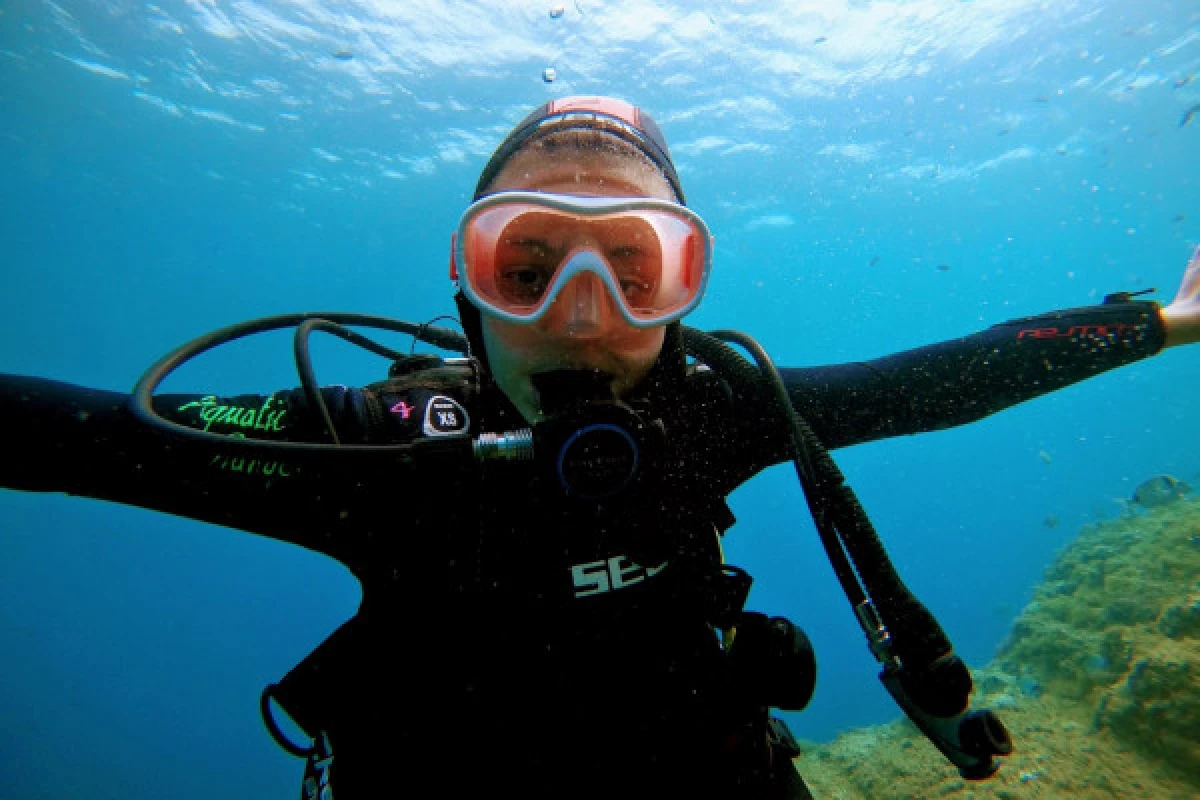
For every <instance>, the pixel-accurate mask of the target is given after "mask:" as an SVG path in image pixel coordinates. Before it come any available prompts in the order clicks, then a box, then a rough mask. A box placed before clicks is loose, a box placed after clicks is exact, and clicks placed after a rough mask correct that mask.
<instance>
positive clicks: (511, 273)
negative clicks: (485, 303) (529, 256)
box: [498, 265, 549, 305]
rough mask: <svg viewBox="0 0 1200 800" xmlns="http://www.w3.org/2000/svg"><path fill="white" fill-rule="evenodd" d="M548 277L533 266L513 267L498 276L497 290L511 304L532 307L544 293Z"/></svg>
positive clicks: (543, 271)
mask: <svg viewBox="0 0 1200 800" xmlns="http://www.w3.org/2000/svg"><path fill="white" fill-rule="evenodd" d="M548 279H549V275H547V274H546V271H545V270H543V269H539V268H538V267H534V266H522V265H514V266H511V267H507V268H505V269H504V270H503V271H502V272H501V273H500V275H499V281H498V283H499V288H500V290H501V292H503V294H504V297H505V299H507V300H508V301H509V302H513V303H521V304H524V305H532V304H534V303H536V302H537V301H538V300H540V299H541V297H542V295H543V294H545V292H546V284H547V282H548Z"/></svg>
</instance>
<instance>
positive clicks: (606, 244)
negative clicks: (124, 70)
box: [0, 97, 1200, 800]
mask: <svg viewBox="0 0 1200 800" xmlns="http://www.w3.org/2000/svg"><path fill="white" fill-rule="evenodd" d="M711 269H712V237H711V235H710V232H709V230H708V228H707V227H706V225H705V223H704V221H703V220H702V219H701V218H700V217H699V216H698V215H697V214H696V213H695V212H694V211H692V210H691V209H690V208H688V207H687V206H686V205H685V202H684V194H683V189H682V186H681V185H680V180H679V176H678V175H677V173H676V170H675V167H674V165H673V163H672V160H671V157H670V155H669V153H668V150H667V145H666V142H665V140H664V138H663V135H662V133H661V131H660V130H659V128H658V127H657V126H656V125H655V123H654V122H653V121H652V120H651V118H650V117H649V116H648V115H647V114H646V113H645V112H644V111H642V110H641V109H639V108H636V107H634V106H632V105H630V104H628V103H626V102H624V101H620V100H616V99H613V98H604V97H570V98H563V99H558V100H554V101H551V102H549V103H547V104H545V105H544V106H542V107H541V108H539V109H537V110H536V111H534V112H533V113H531V114H530V115H529V116H528V117H527V118H525V119H524V120H522V121H521V122H520V123H519V124H518V125H517V126H516V128H515V129H514V130H513V131H512V132H511V133H510V134H509V135H508V136H507V138H505V139H504V141H503V142H502V143H501V144H500V146H499V147H498V148H497V150H496V151H495V153H494V154H493V155H492V157H491V159H490V160H489V161H488V162H487V165H486V166H485V167H484V169H483V172H482V174H481V176H480V178H479V182H478V185H477V187H476V189H475V194H474V200H473V202H472V203H471V205H470V206H469V207H468V208H467V209H466V211H465V213H464V214H463V216H462V218H461V221H460V222H459V224H458V227H457V229H456V231H455V233H454V234H453V237H452V243H451V260H450V270H451V277H452V279H453V280H454V281H455V283H456V286H457V292H456V294H455V302H456V304H457V308H458V316H459V319H460V322H461V325H462V329H463V333H462V334H459V333H457V332H456V331H453V330H449V329H443V328H438V327H435V326H433V325H430V324H425V325H411V324H408V323H400V322H399V321H389V320H385V319H383V318H376V317H362V316H358V315H350V314H297V315H292V316H288V317H276V318H269V319H266V320H257V321H253V322H251V323H246V324H244V325H238V326H231V327H230V328H227V329H223V330H222V331H217V332H214V333H213V334H210V335H209V336H206V337H203V338H202V339H200V340H197V341H196V342H193V343H190V344H189V345H186V346H184V347H182V348H180V349H179V350H176V351H174V352H173V353H171V354H169V355H168V356H165V357H164V358H163V359H162V360H161V361H160V362H159V363H158V364H156V365H155V366H154V367H152V368H151V369H150V370H149V371H148V372H147V373H146V375H145V376H143V378H142V380H141V381H140V382H139V383H138V385H137V386H136V387H135V390H134V392H133V393H132V394H129V395H126V394H123V393H115V392H109V391H99V390H94V389H89V388H84V387H79V386H74V385H69V384H65V383H61V382H55V381H49V380H43V379H38V378H33V377H24V376H2V377H0V420H3V423H2V424H3V425H4V430H3V440H4V442H5V445H6V448H7V453H8V456H9V457H8V458H6V459H4V461H3V466H0V485H3V486H5V487H8V488H12V489H19V490H26V491H51V492H66V493H70V494H75V495H82V496H87V497H93V498H100V499H104V500H110V501H115V502H120V503H127V504H132V505H136V506H141V507H144V508H148V509H156V510H160V511H163V512H166V513H170V514H177V515H181V516H185V517H190V518H194V519H198V520H204V521H207V522H211V523H215V524H218V525H223V526H228V527H231V528H236V529H240V530H244V531H248V532H251V533H256V534H260V535H264V536H270V537H274V538H277V539H280V540H283V541H287V542H291V543H294V544H296V545H299V546H301V547H305V548H309V549H311V550H315V551H317V552H320V553H323V554H326V555H328V556H330V557H332V558H335V559H338V560H339V561H341V562H342V563H344V564H345V565H346V566H347V567H348V568H349V569H350V570H351V571H352V572H353V574H354V575H355V576H356V577H357V578H358V580H359V581H360V582H361V585H362V591H363V597H362V602H361V606H360V608H359V610H358V612H357V613H356V615H355V616H354V617H353V618H352V619H350V620H349V621H347V622H346V623H345V624H344V625H342V627H341V628H339V629H338V630H337V631H336V632H335V633H333V634H332V635H331V636H330V637H329V639H327V640H326V641H325V642H323V643H322V644H321V645H320V646H319V647H318V648H317V649H316V650H314V651H313V653H312V654H310V655H309V656H308V657H307V658H305V659H304V661H302V662H301V663H300V664H298V665H297V666H296V667H295V668H294V669H292V670H291V671H290V672H289V673H288V674H287V675H286V676H282V677H281V679H280V680H279V682H278V683H275V684H273V685H271V686H269V687H267V688H266V689H265V690H264V692H263V695H262V697H261V698H260V705H261V710H262V713H263V718H264V722H265V725H266V727H267V729H268V731H269V732H270V734H271V735H272V736H273V737H275V739H276V741H278V742H279V744H280V745H281V746H282V747H284V748H285V749H287V750H288V751H289V752H292V753H293V754H295V755H297V756H298V757H300V758H303V759H304V760H305V761H304V763H305V767H304V777H303V780H302V786H301V797H302V798H304V799H305V800H316V798H331V797H334V796H336V797H337V798H338V799H339V800H354V798H364V797H376V796H379V795H380V793H383V792H387V793H389V794H394V795H397V796H403V795H405V794H406V793H409V792H411V793H412V794H422V793H427V792H426V790H424V789H420V788H417V787H420V786H434V787H436V794H437V795H438V796H443V797H471V798H474V797H485V796H490V795H491V794H493V793H499V792H514V793H517V794H518V795H520V796H524V797H531V798H541V797H546V798H549V797H556V798H557V797H568V796H569V797H577V798H593V797H594V798H599V797H658V798H665V797H680V798H684V797H687V798H739V799H740V798H745V799H746V800H751V799H756V798H764V799H766V798H772V799H775V798H778V799H780V800H783V799H784V798H787V799H796V798H808V797H810V794H809V792H808V790H807V788H806V787H805V785H804V782H803V780H802V779H801V777H800V776H799V775H798V774H797V771H796V769H795V767H794V765H793V761H792V759H793V758H794V757H795V756H796V755H798V752H799V751H798V748H797V746H796V742H795V740H794V738H793V737H792V736H791V734H790V733H789V732H788V730H787V727H786V725H784V724H783V723H782V722H781V721H780V720H779V719H778V718H777V717H776V716H775V715H774V714H773V712H772V709H784V710H799V709H803V708H804V707H805V705H806V704H807V703H808V700H809V698H810V697H811V695H812V693H813V689H814V684H815V678H816V661H815V657H814V655H813V653H812V650H811V648H810V647H809V644H808V640H807V639H806V637H805V636H804V634H803V632H802V631H801V630H800V628H799V627H798V626H796V625H795V624H794V623H793V622H792V621H790V620H788V619H786V618H783V617H779V616H772V615H770V614H769V612H768V611H757V610H751V609H747V608H746V607H745V603H746V598H747V593H748V590H749V586H750V580H751V578H750V576H749V575H747V574H746V573H745V571H744V570H741V569H739V568H738V567H736V566H735V565H731V564H727V563H725V562H724V559H723V556H722V552H721V540H722V537H723V536H724V535H725V534H726V531H727V530H728V529H729V528H730V527H731V526H732V525H733V523H734V518H733V515H732V514H731V513H730V511H729V509H728V507H727V506H726V502H725V500H726V497H727V496H728V495H729V494H730V493H731V492H732V491H733V490H734V489H736V488H737V487H738V486H740V485H741V484H742V483H744V482H745V481H747V480H748V479H750V478H751V477H752V476H754V475H755V474H757V473H758V472H760V471H761V470H763V469H765V468H766V467H768V466H771V465H774V464H778V463H781V462H785V461H789V460H790V461H792V462H793V463H794V464H795V465H796V469H797V473H798V476H799V478H800V481H801V485H802V487H803V489H804V494H805V497H806V500H807V502H808V504H809V507H810V511H811V512H812V514H813V518H814V521H815V523H816V526H817V529H818V534H819V535H820V536H821V537H822V542H823V544H824V545H825V547H826V552H827V554H828V555H829V557H830V560H831V563H832V565H833V567H834V569H835V572H836V573H837V576H838V579H839V580H840V581H841V582H842V585H843V589H844V590H845V591H846V593H847V597H848V599H849V600H850V602H851V604H852V606H853V608H854V611H855V615H856V618H857V619H858V621H859V622H860V624H861V626H862V628H863V631H864V634H865V635H866V638H867V643H868V646H869V648H870V651H871V653H872V654H873V655H874V656H875V657H876V658H877V660H878V661H879V663H880V665H881V668H882V671H881V675H880V677H881V680H882V681H883V683H884V685H885V687H886V688H887V689H888V691H889V692H890V693H891V694H892V696H893V697H894V698H895V699H896V701H897V703H898V704H899V705H900V706H901V708H902V709H903V710H904V711H905V713H906V714H908V716H909V717H910V718H911V719H912V720H913V721H914V722H915V723H916V724H917V725H918V727H919V728H920V729H921V730H922V732H923V733H924V734H925V735H926V736H928V737H929V738H930V740H931V741H932V742H933V743H934V744H935V745H936V746H937V747H938V748H939V749H940V750H941V751H942V753H943V754H944V755H945V756H946V757H947V758H948V759H949V760H950V761H951V762H952V763H953V764H954V766H956V767H957V768H958V769H959V771H960V772H961V773H962V774H963V775H964V776H966V777H968V778H971V779H977V780H979V779H986V778H987V777H988V776H989V775H991V774H992V773H993V772H994V771H995V769H996V766H997V763H998V762H997V756H1002V755H1004V754H1006V753H1008V752H1010V751H1011V749H1012V746H1013V745H1012V742H1011V740H1010V739H1009V737H1008V734H1007V732H1006V730H1005V729H1004V726H1003V724H1002V723H1001V722H1000V720H999V719H998V718H997V717H996V715H995V714H993V713H991V712H990V711H987V710H986V709H972V708H970V704H969V695H970V692H971V682H970V675H969V672H968V670H967V668H966V667H965V665H964V664H963V663H962V662H961V660H959V659H958V657H957V656H956V655H955V654H954V651H953V648H952V646H951V645H950V643H949V641H948V640H947V639H946V637H945V635H944V633H943V632H942V631H941V629H940V628H939V627H938V625H937V623H936V620H934V619H933V617H932V615H930V614H929V613H928V611H927V610H926V609H925V608H924V607H923V606H922V605H921V604H920V603H919V601H917V600H916V598H914V597H913V596H912V594H911V593H910V592H908V591H907V589H906V588H905V587H904V585H903V583H902V582H901V581H900V579H899V577H898V576H897V575H896V573H895V571H894V570H893V569H892V568H891V565H890V563H889V562H888V561H887V557H886V553H885V552H884V550H883V548H882V546H881V545H880V544H879V541H878V538H877V537H875V536H874V532H873V530H871V526H870V522H869V520H868V519H867V518H866V515H865V514H864V513H863V511H862V509H861V507H860V506H858V504H857V502H856V501H855V500H854V497H853V493H852V492H851V491H850V489H849V487H848V486H846V485H845V483H844V480H843V479H842V478H841V476H840V475H839V474H838V473H837V470H836V467H835V466H834V465H833V464H832V461H831V460H830V459H829V456H828V452H827V450H829V449H836V448H841V447H847V446H850V445H854V444H858V443H862V442H868V441H872V440H876V439H880V438H883V437H890V436H899V435H903V434H912V433H917V432H922V431H932V430H938V429H942V428H946V427H949V426H953V425H960V424H964V423H967V422H971V421H973V420H978V419H981V418H983V417H985V416H987V415H989V414H991V413H993V412H995V411H998V410H1000V409H1003V408H1005V407H1008V406H1011V405H1014V404H1016V403H1020V402H1023V401H1026V400H1029V399H1032V398H1035V397H1038V396H1040V395H1042V394H1045V393H1047V392H1050V391H1053V390H1055V389H1058V388H1061V387H1064V386H1067V385H1070V384H1072V383H1075V382H1077V381H1080V380H1083V379H1085V378H1087V377H1090V376H1093V375H1097V374H1099V373H1102V372H1104V371H1106V370H1109V369H1112V368H1114V367H1118V366H1122V365H1125V364H1129V363H1131V362H1134V361H1137V360H1139V359H1142V358H1145V357H1147V356H1150V355H1153V354H1155V353H1157V352H1159V351H1160V350H1161V349H1163V347H1164V346H1168V345H1175V344H1184V343H1189V342H1195V341H1197V340H1200V300H1198V298H1197V293H1198V291H1200V250H1198V251H1197V256H1196V257H1195V258H1193V260H1192V262H1191V264H1190V265H1189V268H1188V270H1187V272H1186V273H1185V276H1184V280H1183V286H1182V287H1181V289H1180V291H1179V295H1178V296H1177V298H1176V300H1175V302H1173V303H1172V304H1170V305H1168V306H1166V307H1160V306H1159V304H1157V303H1155V302H1150V301H1145V300H1139V299H1136V298H1135V295H1134V294H1131V293H1127V292H1122V293H1116V294H1112V295H1109V296H1108V297H1107V298H1105V302H1104V303H1103V304H1101V305H1097V306H1092V307H1085V308H1074V309H1070V310H1064V311H1057V312H1053V313H1049V314H1045V315H1041V316H1036V317H1030V318H1024V319H1018V320H1014V321H1011V322H1007V323H1003V324H999V325H996V326H994V327H992V328H989V329H987V330H985V331H982V332H980V333H976V334H973V335H970V336H966V337H963V338H960V339H956V340H953V341H949V342H945V343H941V344H935V345H932V346H928V347H923V348H919V349H915V350H911V351H908V352H903V353H899V354H896V355H892V356H888V357H884V358H879V359H877V360H874V361H870V362H866V363H853V364H844V365H835V366H824V367H812V368H782V369H775V368H774V367H773V365H771V364H770V361H769V359H768V358H767V357H766V355H765V353H763V352H762V351H761V348H758V347H757V345H756V344H755V343H754V342H753V340H751V339H749V337H745V336H744V335H740V334H737V333H734V332H724V333H720V332H718V333H714V334H704V333H701V332H699V331H695V330H693V329H691V328H687V327H685V326H684V325H683V324H682V323H681V321H680V320H681V318H683V317H684V316H685V315H686V314H688V312H690V311H692V310H693V309H694V308H695V307H696V306H697V304H698V303H699V302H700V300H701V298H702V297H703V295H704V289H705V286H706V282H707V280H708V278H709V274H710V270H711ZM284 326H292V327H295V328H296V338H295V348H296V357H297V364H298V369H299V373H300V383H301V386H300V388H295V389H290V390H285V391H280V392H276V393H274V394H271V395H269V396H259V395H243V396H235V397H216V396H212V395H206V394H187V395H160V394H155V393H154V389H155V388H156V387H157V385H158V384H159V382H161V380H162V379H163V378H164V377H165V376H166V375H167V374H169V373H170V372H171V371H172V370H173V369H175V368H176V367H177V366H178V365H179V364H180V363H183V362H184V361H186V360H187V359H189V358H191V357H192V356H194V355H196V354H198V353H201V352H204V351H205V350H208V349H211V348H212V347H216V346H219V345H221V344H223V343H225V342H227V341H230V340H232V339H235V338H239V337H241V336H244V335H247V334H251V333H256V332H259V331H262V330H270V329H274V328H278V327H284ZM356 326H367V327H377V328H386V329H390V330H398V331H407V332H409V333H411V334H413V335H414V336H415V337H417V338H418V339H420V340H422V341H426V342H429V343H431V344H433V345H435V347H437V348H440V349H442V350H450V351H457V352H459V353H461V354H462V355H459V356H441V355H436V354H432V353H420V354H405V353H400V352H395V351H392V350H390V349H389V348H386V347H383V346H381V345H379V344H378V343H376V342H374V341H372V340H370V339H367V338H366V337H365V336H363V335H362V334H360V333H358V332H357V331H356V330H352V328H354V327H356ZM314 332H325V333H329V334H334V335H337V336H340V337H342V338H344V339H346V340H348V341H351V342H354V343H356V344H359V345H361V346H363V347H365V348H367V349H369V350H372V351H373V352H376V353H378V354H380V355H382V356H384V357H386V358H388V359H389V360H390V361H391V365H390V368H389V369H388V374H387V377H386V378H385V379H383V380H381V381H379V382H378V383H376V384H372V385H370V386H366V387H357V388H355V387H345V386H324V387H322V386H321V385H320V384H319V383H318V381H317V379H316V374H315V372H314V371H313V368H312V364H311V362H310V361H309V360H308V356H307V341H308V337H309V336H310V334H312V333H314ZM731 345H736V346H737V347H740V348H742V349H743V350H745V351H748V352H749V353H751V355H752V356H753V359H752V360H750V359H747V358H745V357H744V356H742V355H740V354H739V353H738V352H737V351H736V350H735V349H734V347H732V346H731ZM284 719H290V720H291V721H292V722H293V723H295V724H294V725H293V726H286V725H283V726H281V725H280V720H284ZM285 728H291V729H292V730H299V731H303V733H304V734H305V737H300V736H299V735H298V734H289V733H286V732H285V730H284V729H285ZM408 786H412V787H413V788H412V789H408V788H407V787H408Z"/></svg>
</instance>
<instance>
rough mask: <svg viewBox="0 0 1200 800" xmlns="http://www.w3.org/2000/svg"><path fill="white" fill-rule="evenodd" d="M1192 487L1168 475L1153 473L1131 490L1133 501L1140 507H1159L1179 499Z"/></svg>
mask: <svg viewBox="0 0 1200 800" xmlns="http://www.w3.org/2000/svg"><path fill="white" fill-rule="evenodd" d="M1191 490H1192V487H1191V486H1189V485H1188V484H1187V482H1185V481H1181V480H1179V479H1178V478H1173V477H1171V476H1170V475H1155V476H1154V477H1153V478H1147V479H1146V480H1144V481H1142V482H1141V483H1140V484H1138V486H1137V488H1136V489H1134V490H1133V502H1135V503H1137V504H1138V505H1139V506H1141V507H1142V508H1161V507H1162V506H1165V505H1170V504H1171V503H1174V502H1175V501H1176V500H1179V499H1180V498H1181V497H1183V496H1184V495H1185V494H1187V493H1188V492H1190V491H1191Z"/></svg>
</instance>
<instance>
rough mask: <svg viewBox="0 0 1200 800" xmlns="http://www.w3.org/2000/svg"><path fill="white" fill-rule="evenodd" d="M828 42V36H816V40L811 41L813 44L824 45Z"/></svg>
mask: <svg viewBox="0 0 1200 800" xmlns="http://www.w3.org/2000/svg"><path fill="white" fill-rule="evenodd" d="M828 41H829V37H828V36H818V37H817V38H815V39H813V44H825V43H826V42H828Z"/></svg>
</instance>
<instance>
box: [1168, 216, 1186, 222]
mask: <svg viewBox="0 0 1200 800" xmlns="http://www.w3.org/2000/svg"><path fill="white" fill-rule="evenodd" d="M1171 222H1187V214H1176V215H1175V219H1173V220H1171Z"/></svg>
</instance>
